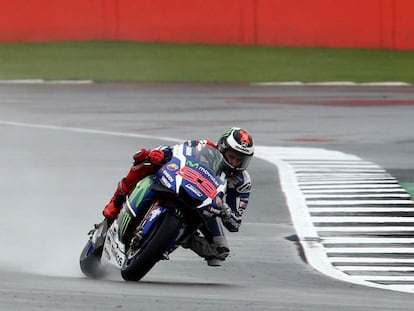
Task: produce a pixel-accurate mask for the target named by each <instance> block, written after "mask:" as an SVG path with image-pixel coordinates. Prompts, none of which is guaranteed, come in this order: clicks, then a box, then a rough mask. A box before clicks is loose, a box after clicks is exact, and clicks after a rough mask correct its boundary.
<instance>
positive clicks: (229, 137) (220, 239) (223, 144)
mask: <svg viewBox="0 0 414 311" xmlns="http://www.w3.org/2000/svg"><path fill="white" fill-rule="evenodd" d="M183 144H184V145H187V146H189V147H197V146H199V145H201V146H203V145H206V144H207V145H210V146H213V147H215V148H217V149H218V150H219V151H220V152H221V154H222V155H223V162H222V164H221V167H220V168H221V171H222V172H224V174H225V176H226V179H227V189H226V195H225V198H224V203H223V216H222V222H221V223H222V224H221V223H220V222H219V220H218V218H215V219H214V221H211V222H209V224H208V228H204V230H203V228H202V229H201V230H200V231H201V233H202V236H201V235H199V234H195V235H193V236H192V237H191V238H190V239H189V240H188V241H185V243H183V244H182V246H183V247H184V248H190V249H191V250H193V251H194V252H195V253H196V254H197V255H199V256H200V257H203V258H205V259H206V261H207V263H208V265H209V266H221V264H222V262H223V261H224V260H225V259H226V258H227V256H228V255H229V253H230V250H229V245H228V242H227V239H226V238H225V235H224V230H223V227H222V225H224V227H225V228H226V229H227V230H228V231H230V232H237V231H239V227H240V225H241V222H242V216H243V213H244V211H245V210H246V207H247V204H248V201H249V196H250V191H251V178H250V175H249V173H248V172H247V170H246V169H247V167H248V165H249V163H250V160H251V158H252V157H253V154H254V146H253V139H252V137H251V135H250V134H249V133H248V132H247V131H245V130H243V129H241V128H238V127H232V128H229V129H228V130H226V131H225V132H224V133H223V134H222V135H221V136H220V138H219V140H218V142H217V144H215V143H213V142H211V141H209V140H203V139H201V140H188V141H185V142H184V143H183ZM173 147H174V146H159V147H157V148H154V149H152V150H148V149H145V148H142V149H140V150H139V151H138V152H136V153H135V154H134V155H133V164H132V166H131V168H130V170H129V172H128V173H127V175H126V176H125V177H124V178H122V179H121V181H120V182H119V183H118V187H117V189H116V191H115V193H114V194H113V196H112V198H111V199H110V201H109V203H108V204H107V205H106V206H105V208H104V210H103V212H102V213H103V215H104V217H105V220H104V222H105V221H106V222H107V224H110V223H112V222H113V220H114V219H116V217H117V216H118V214H119V212H120V210H121V208H122V205H123V203H124V202H125V200H126V197H127V196H128V195H129V194H130V193H131V192H132V190H133V189H134V187H135V185H136V184H137V182H138V181H139V180H141V179H143V178H144V177H146V176H148V175H151V174H154V173H155V172H157V170H158V169H159V168H160V167H161V166H162V165H163V164H165V163H167V162H169V161H170V160H171V157H172V149H173ZM106 227H107V226H106Z"/></svg>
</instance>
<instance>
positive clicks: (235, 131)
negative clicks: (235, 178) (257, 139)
mask: <svg viewBox="0 0 414 311" xmlns="http://www.w3.org/2000/svg"><path fill="white" fill-rule="evenodd" d="M217 149H218V150H219V151H220V152H221V154H222V155H223V158H224V163H223V167H222V169H223V171H224V172H225V173H226V174H227V175H233V174H235V173H238V172H241V171H243V170H245V169H246V168H247V167H248V166H249V163H250V160H251V158H252V157H253V154H254V147H253V138H252V136H251V135H250V134H249V133H248V132H247V131H245V130H243V129H241V128H238V127H232V128H229V129H228V130H226V131H225V132H224V133H223V134H222V135H221V137H220V139H219V140H218V142H217ZM228 150H231V151H233V152H234V153H236V154H237V155H238V156H239V157H240V159H242V161H241V164H240V165H238V166H237V167H236V166H234V165H232V164H230V163H229V161H228V159H227V158H226V151H228Z"/></svg>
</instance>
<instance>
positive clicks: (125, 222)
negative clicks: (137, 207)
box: [120, 213, 132, 236]
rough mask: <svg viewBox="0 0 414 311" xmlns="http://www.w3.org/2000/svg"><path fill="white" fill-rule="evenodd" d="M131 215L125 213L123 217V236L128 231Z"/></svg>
mask: <svg viewBox="0 0 414 311" xmlns="http://www.w3.org/2000/svg"><path fill="white" fill-rule="evenodd" d="M131 219H132V217H131V215H130V214H128V213H125V214H124V217H123V218H122V223H121V230H120V231H121V236H123V235H124V234H125V232H126V231H127V228H128V225H129V223H130V222H131Z"/></svg>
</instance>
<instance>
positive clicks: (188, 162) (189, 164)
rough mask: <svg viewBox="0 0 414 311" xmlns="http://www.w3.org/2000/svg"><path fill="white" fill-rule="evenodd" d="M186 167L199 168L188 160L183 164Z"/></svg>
mask: <svg viewBox="0 0 414 311" xmlns="http://www.w3.org/2000/svg"><path fill="white" fill-rule="evenodd" d="M185 164H186V165H188V166H191V167H197V168H198V166H199V164H198V163H193V162H191V161H190V160H187V162H185Z"/></svg>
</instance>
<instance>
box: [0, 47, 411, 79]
mask: <svg viewBox="0 0 414 311" xmlns="http://www.w3.org/2000/svg"><path fill="white" fill-rule="evenodd" d="M0 79H45V80H56V79H58V80H60V79H65V80H66V79H69V80H72V79H74V80H84V79H88V80H89V79H91V80H96V81H151V82H152V81H158V82H166V81H169V82H269V81H275V82H277V81H303V82H319V81H355V82H382V81H401V82H409V83H414V51H387V50H370V49H327V48H276V47H250V46H244V47H241V46H216V45H183V44H162V43H159V44H157V43H137V42H109V41H91V42H61V43H21V44H0Z"/></svg>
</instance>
